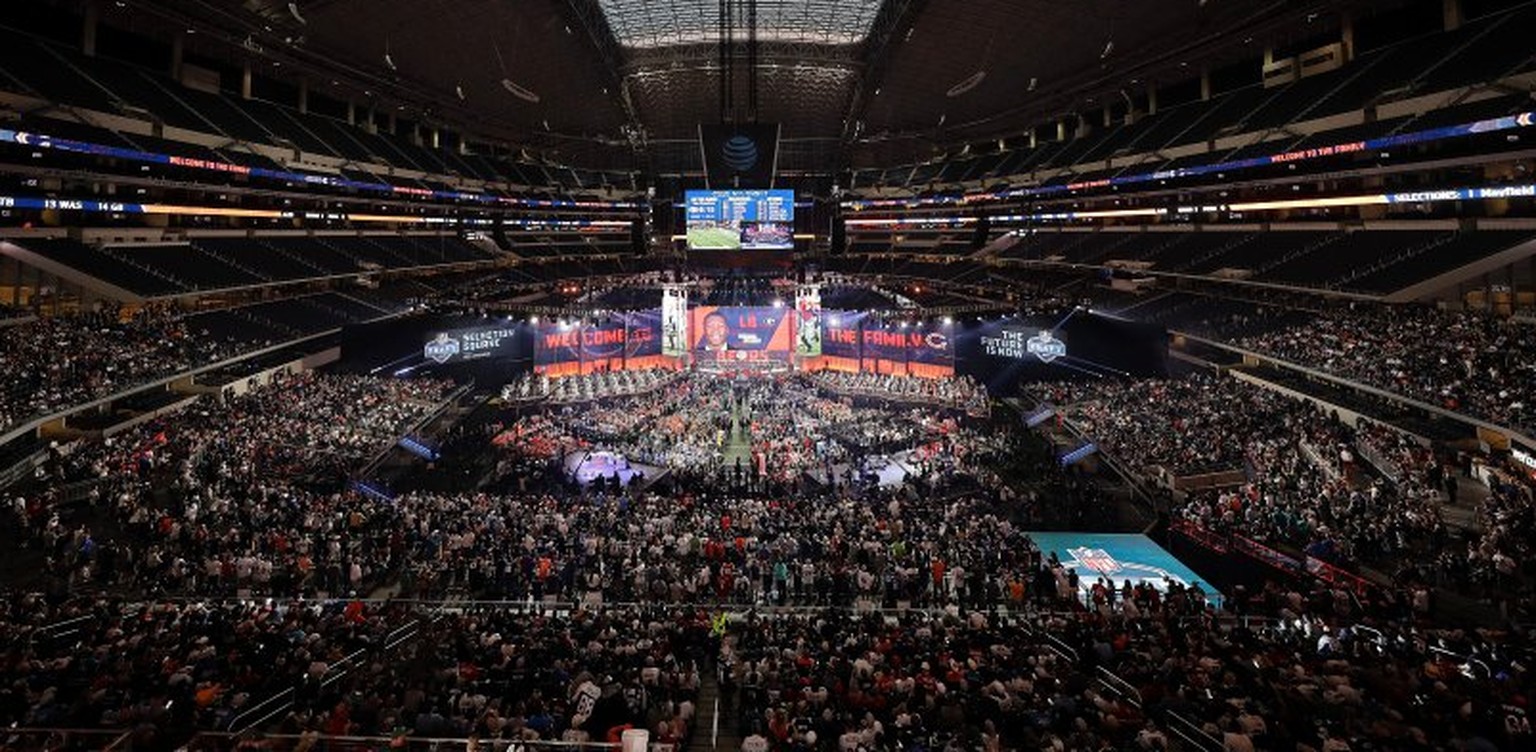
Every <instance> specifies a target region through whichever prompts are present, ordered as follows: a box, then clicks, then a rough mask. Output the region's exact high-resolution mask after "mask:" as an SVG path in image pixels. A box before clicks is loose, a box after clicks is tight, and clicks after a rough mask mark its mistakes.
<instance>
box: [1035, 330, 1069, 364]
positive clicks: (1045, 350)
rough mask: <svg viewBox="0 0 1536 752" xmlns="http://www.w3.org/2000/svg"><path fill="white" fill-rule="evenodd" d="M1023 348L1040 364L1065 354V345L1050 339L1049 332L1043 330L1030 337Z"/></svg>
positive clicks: (1057, 340) (1053, 338) (1052, 338)
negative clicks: (1037, 359) (1038, 360)
mask: <svg viewBox="0 0 1536 752" xmlns="http://www.w3.org/2000/svg"><path fill="white" fill-rule="evenodd" d="M1025 347H1027V348H1028V349H1029V353H1030V354H1031V355H1033V356H1035V357H1037V358H1039V359H1040V362H1042V363H1049V362H1051V361H1053V360H1055V359H1057V358H1059V357H1061V356H1063V355H1066V354H1067V343H1065V342H1062V341H1061V340H1059V339H1056V338H1055V337H1052V336H1051V333H1050V332H1048V331H1043V330H1042V331H1041V332H1040V333H1039V334H1037V335H1035V336H1033V337H1030V338H1029V341H1028V342H1027V343H1025Z"/></svg>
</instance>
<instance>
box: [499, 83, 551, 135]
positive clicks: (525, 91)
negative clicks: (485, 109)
mask: <svg viewBox="0 0 1536 752" xmlns="http://www.w3.org/2000/svg"><path fill="white" fill-rule="evenodd" d="M501 88H503V89H506V90H507V91H509V92H511V93H512V96H514V97H517V98H518V99H521V100H523V101H525V102H530V103H532V104H538V103H539V102H540V99H539V95H538V94H536V93H534V92H533V91H532V90H531V89H529V88H528V87H526V86H523V85H521V84H519V83H517V82H516V81H513V80H512V79H510V78H503V79H501ZM544 127H545V129H548V128H549V124H548V122H547V121H546V123H545V126H544Z"/></svg>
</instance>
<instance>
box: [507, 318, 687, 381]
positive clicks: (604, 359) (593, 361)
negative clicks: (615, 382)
mask: <svg viewBox="0 0 1536 752" xmlns="http://www.w3.org/2000/svg"><path fill="white" fill-rule="evenodd" d="M667 360H668V359H665V358H663V357H662V355H661V311H659V310H651V311H633V312H630V313H624V314H618V315H614V316H610V317H607V318H604V319H602V320H600V321H587V322H580V323H577V322H570V321H566V322H563V323H562V322H560V321H551V322H545V323H542V324H540V325H539V330H538V335H537V337H536V338H535V340H534V352H533V363H534V370H535V371H537V372H538V373H544V374H548V375H550V376H561V375H567V374H573V373H592V372H594V371H622V370H626V369H635V368H652V367H656V366H661V365H665V364H666V363H665V361H667Z"/></svg>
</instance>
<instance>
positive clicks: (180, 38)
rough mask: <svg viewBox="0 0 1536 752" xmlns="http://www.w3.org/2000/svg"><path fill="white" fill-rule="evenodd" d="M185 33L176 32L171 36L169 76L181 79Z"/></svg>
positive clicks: (184, 54)
mask: <svg viewBox="0 0 1536 752" xmlns="http://www.w3.org/2000/svg"><path fill="white" fill-rule="evenodd" d="M186 47H187V35H186V33H185V32H180V31H178V32H176V34H175V35H174V36H172V37H171V78H174V79H176V80H177V81H180V80H181V66H182V62H183V59H184V58H185V56H186Z"/></svg>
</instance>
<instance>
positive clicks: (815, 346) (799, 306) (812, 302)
mask: <svg viewBox="0 0 1536 752" xmlns="http://www.w3.org/2000/svg"><path fill="white" fill-rule="evenodd" d="M795 314H796V315H795V354H796V355H799V356H801V357H806V358H814V357H816V356H818V355H821V347H822V344H821V285H801V286H800V288H799V289H798V290H797V291H796V292H795Z"/></svg>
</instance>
